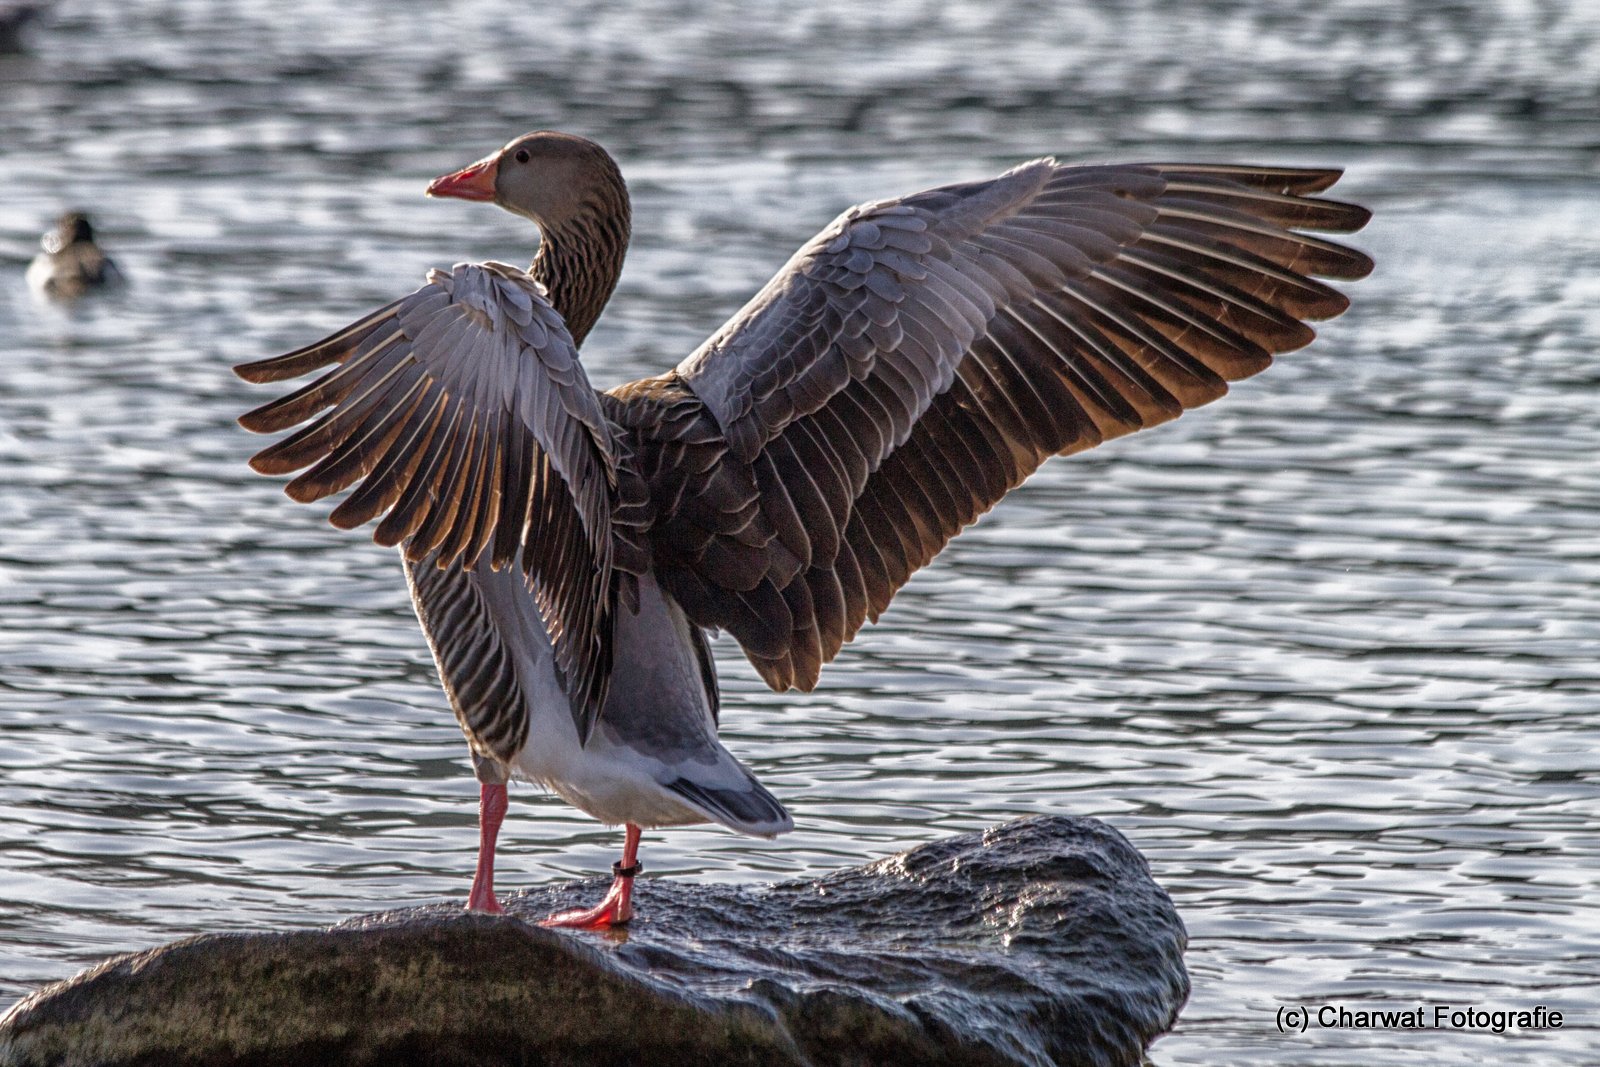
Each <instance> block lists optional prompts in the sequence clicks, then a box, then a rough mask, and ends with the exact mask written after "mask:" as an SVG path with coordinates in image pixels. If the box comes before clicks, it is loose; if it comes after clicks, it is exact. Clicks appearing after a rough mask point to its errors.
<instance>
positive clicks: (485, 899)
mask: <svg viewBox="0 0 1600 1067" xmlns="http://www.w3.org/2000/svg"><path fill="white" fill-rule="evenodd" d="M505 817H506V787H505V784H504V783H501V784H500V785H490V784H488V783H487V782H485V783H483V785H482V786H481V787H480V788H479V790H478V871H477V873H476V874H474V875H473V876H472V895H471V896H469V897H467V910H468V911H484V912H488V913H489V914H491V915H498V914H499V913H500V911H501V910H502V909H501V907H500V902H499V901H498V900H496V899H494V839H495V838H496V837H497V836H499V834H500V823H501V820H503V819H504V818H505Z"/></svg>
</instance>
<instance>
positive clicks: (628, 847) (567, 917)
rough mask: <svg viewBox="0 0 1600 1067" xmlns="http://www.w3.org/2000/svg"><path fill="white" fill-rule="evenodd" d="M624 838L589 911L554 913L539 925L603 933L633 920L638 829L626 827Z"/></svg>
mask: <svg viewBox="0 0 1600 1067" xmlns="http://www.w3.org/2000/svg"><path fill="white" fill-rule="evenodd" d="M625 828H626V831H627V836H626V837H625V838H624V840H623V845H622V862H621V863H619V864H616V865H615V866H613V867H612V868H611V869H612V870H613V871H615V872H616V877H615V878H614V879H612V882H611V888H610V890H608V891H607V892H606V895H605V899H604V900H602V901H600V903H598V904H596V905H595V906H594V907H592V908H579V909H576V910H574V911H558V912H556V913H555V914H554V915H552V916H550V917H549V918H547V919H544V920H543V921H541V922H540V923H539V925H540V926H570V927H574V928H576V929H579V930H604V929H605V928H606V927H608V926H621V925H622V924H623V923H625V922H627V921H628V920H629V919H631V918H633V876H634V875H636V874H638V873H639V828H638V827H637V826H635V825H633V823H631V822H630V823H627V824H626V827H625Z"/></svg>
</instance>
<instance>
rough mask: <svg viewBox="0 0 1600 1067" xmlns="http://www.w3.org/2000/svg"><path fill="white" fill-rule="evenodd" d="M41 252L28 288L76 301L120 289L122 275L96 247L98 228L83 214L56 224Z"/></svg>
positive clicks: (41, 243) (31, 268)
mask: <svg viewBox="0 0 1600 1067" xmlns="http://www.w3.org/2000/svg"><path fill="white" fill-rule="evenodd" d="M39 247H40V249H41V251H40V252H39V254H38V255H36V256H34V257H33V262H32V263H29V264H28V273H27V281H28V287H29V288H30V289H32V290H33V291H34V292H36V293H38V294H39V295H40V296H46V297H49V298H50V299H52V300H63V301H70V300H76V299H78V298H79V297H81V296H83V295H84V294H85V293H87V292H89V291H90V290H91V289H99V288H103V287H105V286H110V285H117V284H120V283H121V281H122V272H121V271H119V270H118V269H117V265H116V264H115V263H113V262H112V261H111V257H110V256H107V255H106V254H105V252H103V251H101V249H100V246H99V245H97V244H95V240H94V227H93V226H91V225H90V224H89V218H88V216H87V215H85V214H83V213H82V212H81V211H70V212H68V213H67V214H65V215H62V216H61V217H60V218H59V219H57V220H56V224H55V225H54V226H53V227H51V229H50V232H48V233H46V234H45V235H44V236H43V237H41V238H40V239H39Z"/></svg>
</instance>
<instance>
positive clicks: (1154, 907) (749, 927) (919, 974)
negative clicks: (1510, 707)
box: [0, 816, 1189, 1067]
mask: <svg viewBox="0 0 1600 1067" xmlns="http://www.w3.org/2000/svg"><path fill="white" fill-rule="evenodd" d="M603 891H604V884H603V883H600V882H592V881H591V882H586V883H574V884H571V885H565V886H558V887H554V888H551V889H548V890H543V891H535V892H530V893H525V894H522V895H519V896H516V897H512V898H511V899H510V900H509V901H507V907H508V912H509V913H508V914H507V915H505V916H484V915H469V914H467V913H465V912H463V911H462V910H461V909H460V907H459V905H444V904H439V905H431V906H429V907H424V908H415V909H410V910H406V911H397V912H390V913H387V914H382V915H374V916H368V917H365V918H361V919H355V920H352V921H350V922H346V923H342V924H340V925H338V926H334V927H331V928H329V929H325V930H301V931H293V932H289V933H267V934H206V935H202V936H199V937H192V938H188V939H186V940H183V941H178V942H175V943H173V944H171V945H167V946H164V947H162V948H157V949H152V950H151V951H148V952H141V953H134V954H130V955H125V956H118V957H115V958H113V959H109V960H106V961H105V962H104V963H102V964H100V965H99V966H97V967H94V968H92V969H91V970H88V971H85V972H84V973H82V974H80V975H78V976H76V977H74V978H71V979H68V980H67V981H65V982H59V983H56V984H55V985H52V986H48V987H46V988H44V989H41V990H39V991H37V992H36V993H34V994H32V995H31V996H29V997H27V998H26V999H24V1000H23V1001H22V1002H20V1003H19V1004H17V1005H16V1006H15V1007H13V1008H12V1009H11V1011H10V1012H8V1013H7V1014H6V1016H5V1017H4V1018H3V1019H0V1065H4V1067H13V1065H15V1067H23V1065H33V1064H90V1063H92V1064H105V1065H133V1064H156V1063H160V1064H175V1065H176V1064H219V1065H220V1064H229V1065H234V1064H280V1063H318V1062H344V1063H370V1064H384V1065H402V1064H474V1065H483V1064H528V1065H537V1064H561V1065H602V1064H628V1065H633V1067H637V1065H640V1064H651V1065H655V1064H677V1063H686V1064H687V1063H692V1064H701V1065H710V1064H719V1065H720V1064H763V1065H766V1064H793V1065H814V1067H821V1065H824V1064H837V1065H841V1067H844V1065H866V1064H880V1063H881V1064H907V1063H915V1064H951V1065H954V1064H963V1065H982V1064H1093V1065H1100V1064H1137V1063H1139V1062H1140V1059H1141V1056H1142V1053H1143V1050H1144V1048H1145V1047H1146V1046H1147V1045H1148V1044H1149V1043H1150V1041H1151V1040H1152V1039H1154V1038H1155V1037H1156V1036H1157V1035H1159V1034H1161V1033H1162V1032H1164V1031H1166V1030H1167V1029H1169V1028H1170V1027H1171V1026H1172V1024H1173V1022H1174V1021H1175V1020H1176V1018H1177V1015H1178V1010H1179V1008H1181V1007H1182V1006H1183V1002H1184V1000H1185V999H1186V998H1187V996H1188V993H1189V979H1188V975H1187V973H1186V972H1185V971H1184V967H1183V949H1184V945H1185V942H1186V938H1185V934H1184V929H1183V924H1182V923H1181V922H1180V921H1179V919H1178V916H1177V913H1176V912H1175V910H1174V909H1173V907H1172V902H1171V900H1169V899H1168V897H1167V895H1166V894H1165V893H1164V892H1163V891H1162V890H1161V889H1160V887H1158V886H1157V885H1156V884H1155V882H1154V881H1152V880H1151V878H1150V872H1149V869H1148V867H1147V866H1146V865H1145V863H1144V860H1143V858H1142V857H1140V855H1139V854H1138V852H1137V851H1135V850H1134V848H1133V846H1132V845H1130V844H1129V843H1128V842H1127V840H1126V839H1125V838H1123V837H1122V835H1121V834H1119V833H1117V832H1116V831H1115V830H1113V829H1111V828H1110V827H1109V826H1106V825H1105V824H1104V823H1101V822H1098V821H1096V820H1092V819H1076V818H1068V817H1062V816H1041V817H1035V818H1029V819H1022V820H1018V821H1016V822H1012V823H1007V824H1006V825H1004V826H1000V827H998V828H996V829H993V830H990V831H988V832H985V833H981V834H962V835H960V836H957V837H951V838H946V839H944V840H941V841H935V842H933V843H931V844H927V845H923V846H921V847H919V848H915V849H912V850H911V851H909V852H906V853H903V854H901V855H898V856H894V857H891V858H889V859H885V860H881V861H879V862H877V863H873V864H870V865H868V866H865V867H858V868H854V869H852V870H848V871H842V872H839V873H837V874H833V875H830V876H828V877H826V878H822V879H820V880H817V881H795V882H785V883H782V884H779V885H774V886H765V887H744V886H722V885H697V884H691V883H688V882H677V881H671V880H666V879H658V880H648V879H647V880H641V881H640V883H639V884H638V886H637V888H636V889H635V893H634V901H635V906H636V908H637V909H638V910H639V917H638V918H636V919H635V920H634V921H633V923H632V924H630V926H629V927H628V928H627V930H626V932H621V931H618V932H615V933H612V934H604V935H601V934H584V933H572V932H568V931H560V932H557V931H551V930H545V929H543V928H540V927H538V926H534V925H532V923H531V922H530V921H528V920H536V919H538V918H540V917H542V916H543V915H545V914H547V913H548V912H550V911H552V910H556V909H558V908H563V907H574V906H578V905H586V904H590V903H593V902H594V900H595V899H597V898H598V896H599V895H600V894H601V893H602V892H603Z"/></svg>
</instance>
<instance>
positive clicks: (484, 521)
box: [234, 263, 617, 737]
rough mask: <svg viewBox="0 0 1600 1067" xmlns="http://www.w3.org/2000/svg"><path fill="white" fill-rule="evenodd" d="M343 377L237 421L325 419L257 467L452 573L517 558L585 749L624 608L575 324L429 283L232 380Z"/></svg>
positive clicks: (516, 287) (502, 287) (538, 298)
mask: <svg viewBox="0 0 1600 1067" xmlns="http://www.w3.org/2000/svg"><path fill="white" fill-rule="evenodd" d="M330 364H333V365H334V369H333V370H331V371H329V372H328V373H326V374H324V375H322V376H321V377H320V378H318V379H317V380H316V381H314V382H311V383H310V384H309V385H306V386H304V387H303V388H301V389H299V390H297V391H295V392H293V393H290V394H289V395H288V396H285V397H282V398H280V399H278V400H274V401H272V402H271V403H268V404H264V405H262V406H261V407H258V408H256V409H255V410H254V411H251V412H249V413H248V414H246V415H244V416H242V417H241V418H240V419H239V422H240V424H241V425H243V426H244V427H245V428H246V429H248V430H253V431H255V432H257V433H273V432H276V431H280V430H285V429H288V428H289V427H291V426H294V425H297V424H299V423H302V422H305V421H306V420H308V419H310V420H312V421H311V422H309V423H308V424H307V425H306V426H304V427H302V428H301V429H300V430H298V431H296V432H295V433H293V434H291V435H290V436H288V437H286V438H284V439H283V440H281V441H279V442H278V443H277V444H274V445H272V446H271V447H269V448H266V449H263V450H262V451H261V452H259V453H257V454H256V455H255V456H254V457H253V458H252V459H251V461H250V465H251V466H252V467H253V468H255V469H256V470H257V471H259V472H260V473H262V474H287V473H290V472H292V471H298V470H301V469H302V468H306V467H309V468H310V469H309V470H306V471H305V472H304V473H303V474H301V475H299V477H297V478H295V479H294V480H293V481H291V482H290V483H289V484H288V486H287V487H286V489H285V491H286V492H287V493H288V494H289V496H291V497H293V498H294V499H295V500H299V501H302V502H310V501H314V500H320V499H322V498H323V497H326V496H330V495H332V494H334V493H337V492H339V491H341V490H344V489H347V488H349V487H350V486H352V485H355V484H356V483H357V482H360V485H359V486H358V487H357V488H356V489H355V491H354V492H352V493H351V494H350V495H349V496H348V497H347V498H346V499H345V500H344V501H343V502H342V503H341V504H340V505H339V506H338V507H337V508H335V509H334V510H333V513H332V515H330V516H329V519H330V521H331V522H332V523H333V524H334V525H335V526H338V527H340V528H341V529H352V528H354V527H356V526H359V525H361V524H363V523H365V522H369V521H371V520H373V519H376V518H378V517H379V516H380V515H381V516H383V518H382V521H380V522H379V523H378V525H377V528H376V531H375V532H374V534H373V539H374V540H375V541H377V542H378V543H379V544H382V545H401V546H403V551H404V552H405V555H406V558H407V559H410V560H413V561H421V560H425V559H429V558H432V559H433V560H434V561H435V562H436V563H437V565H438V566H439V567H441V568H444V567H452V566H455V567H461V568H463V569H465V568H470V567H473V566H475V565H477V564H478V563H479V562H480V561H481V560H483V559H485V558H487V560H488V561H489V563H490V564H491V565H492V566H493V567H495V568H496V569H498V568H500V567H503V566H505V565H507V564H509V563H511V562H512V561H513V560H516V559H517V558H518V557H519V555H520V558H521V564H522V566H523V568H524V569H525V570H526V572H527V575H528V579H529V581H530V583H531V585H532V588H533V591H534V593H535V596H536V598H537V600H538V604H539V611H540V615H541V617H542V618H543V620H544V623H545V627H546V629H547V630H548V631H549V634H550V637H551V643H552V645H553V646H554V648H555V653H556V662H557V664H558V666H559V667H560V668H561V670H562V672H563V676H564V678H565V680H566V683H567V685H566V687H567V692H568V695H569V696H570V697H571V699H572V709H573V717H574V719H575V720H576V721H577V724H578V733H579V736H580V737H587V736H588V733H589V730H590V729H591V728H592V726H593V723H594V720H595V718H596V717H597V716H598V714H599V710H600V707H601V705H602V704H603V703H604V700H605V691H606V685H607V681H608V679H609V676H610V672H611V656H612V616H613V609H614V606H615V599H616V598H615V592H616V588H615V584H614V577H613V550H614V543H615V537H616V531H615V530H614V528H613V506H614V503H615V500H614V494H615V489H616V485H617V452H616V445H615V443H614V441H613V439H612V434H611V429H610V424H609V423H608V422H607V421H606V418H605V416H604V414H603V413H602V411H601V408H600V401H599V398H598V397H597V395H596V394H595V392H594V390H593V389H592V388H591V387H590V385H589V382H588V379H587V377H586V376H585V375H584V372H583V368H582V366H581V365H580V364H579V362H578V351H577V347H576V346H575V345H574V344H573V341H572V337H571V335H570V334H569V333H568V332H567V328H566V325H565V324H564V323H563V322H562V320H561V316H560V315H559V314H557V313H556V311H555V310H554V309H553V308H552V307H551V306H550V304H549V303H548V301H546V299H545V297H544V294H543V293H542V292H541V290H540V289H539V287H538V285H537V284H536V283H535V282H534V281H533V280H532V279H531V278H530V277H529V276H528V275H527V274H526V273H525V272H523V271H521V270H518V269H517V268H515V267H511V266H508V265H506V264H503V263H480V264H457V265H456V266H455V267H453V268H451V269H450V270H449V271H432V272H430V273H429V275H428V284H426V285H424V286H423V287H422V288H421V289H418V290H417V291H416V292H414V293H412V294H411V295H409V296H406V297H403V298H401V299H400V300H397V301H395V302H394V303H392V304H390V305H388V306H387V307H384V308H381V309H380V310H378V311H375V312H373V313H372V314H371V315H368V316H367V317H366V318H364V319H361V320H360V321H359V322H356V323H355V324H353V325H351V326H349V327H347V328H346V329H344V330H341V331H339V332H338V333H336V334H333V335H332V336H330V337H327V338H325V339H323V340H321V341H318V342H317V343H316V344H313V345H310V346H308V347H306V348H302V349H299V350H298V351H295V352H290V353H289V354H287V355H283V356H278V357H276V358H273V359H266V360H261V361H259V362H255V363H246V364H242V365H240V366H239V367H236V368H234V369H235V371H236V373H238V374H239V376H240V377H242V378H244V379H245V380H246V381H251V382H274V381H280V380H283V379H286V378H294V377H298V376H299V375H302V374H306V373H309V372H311V371H314V370H318V369H320V368H322V367H326V366H328V365H330Z"/></svg>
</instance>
